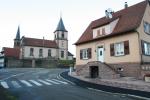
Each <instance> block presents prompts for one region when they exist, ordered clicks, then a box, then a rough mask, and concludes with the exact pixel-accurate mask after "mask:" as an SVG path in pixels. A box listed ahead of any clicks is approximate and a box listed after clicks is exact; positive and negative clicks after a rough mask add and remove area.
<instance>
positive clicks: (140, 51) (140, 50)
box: [136, 31, 143, 64]
mask: <svg viewBox="0 0 150 100" xmlns="http://www.w3.org/2000/svg"><path fill="white" fill-rule="evenodd" d="M136 32H137V35H138V42H139V48H140V49H139V53H140V55H141V57H140V58H141V61H140V64H142V63H143V57H142V47H141V41H140V35H139V32H138V31H136Z"/></svg>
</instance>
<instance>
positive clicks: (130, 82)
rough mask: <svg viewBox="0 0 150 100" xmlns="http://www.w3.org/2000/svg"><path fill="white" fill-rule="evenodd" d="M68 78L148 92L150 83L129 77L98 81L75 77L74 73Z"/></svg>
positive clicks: (97, 79)
mask: <svg viewBox="0 0 150 100" xmlns="http://www.w3.org/2000/svg"><path fill="white" fill-rule="evenodd" d="M70 76H71V77H74V78H77V79H79V80H83V81H86V82H89V83H95V84H100V85H106V86H112V87H117V88H118V87H119V88H124V89H131V90H139V91H145V92H150V83H148V82H144V81H143V80H136V79H134V78H131V77H122V78H119V79H100V78H95V79H91V78H85V77H82V76H77V75H76V73H75V72H72V74H71V75H70Z"/></svg>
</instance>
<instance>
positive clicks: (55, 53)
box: [24, 46, 58, 58]
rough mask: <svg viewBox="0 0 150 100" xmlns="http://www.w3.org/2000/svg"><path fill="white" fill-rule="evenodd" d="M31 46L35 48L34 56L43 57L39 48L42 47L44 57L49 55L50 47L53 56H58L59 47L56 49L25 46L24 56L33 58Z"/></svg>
mask: <svg viewBox="0 0 150 100" xmlns="http://www.w3.org/2000/svg"><path fill="white" fill-rule="evenodd" d="M30 48H34V58H41V57H39V50H40V49H43V58H47V57H48V50H49V49H51V56H52V57H58V54H57V49H55V48H43V47H32V46H24V57H25V58H33V56H30Z"/></svg>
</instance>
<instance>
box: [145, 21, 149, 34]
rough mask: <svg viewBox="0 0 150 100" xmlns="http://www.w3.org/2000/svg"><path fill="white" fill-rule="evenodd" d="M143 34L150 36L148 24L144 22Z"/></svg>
mask: <svg viewBox="0 0 150 100" xmlns="http://www.w3.org/2000/svg"><path fill="white" fill-rule="evenodd" d="M144 32H145V33H147V34H150V24H149V23H148V22H145V21H144Z"/></svg>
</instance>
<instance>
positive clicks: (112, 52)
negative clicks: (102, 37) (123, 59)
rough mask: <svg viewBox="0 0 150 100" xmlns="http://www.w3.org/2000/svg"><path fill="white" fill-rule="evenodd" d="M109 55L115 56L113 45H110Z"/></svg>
mask: <svg viewBox="0 0 150 100" xmlns="http://www.w3.org/2000/svg"><path fill="white" fill-rule="evenodd" d="M110 55H111V56H114V55H115V50H114V44H110Z"/></svg>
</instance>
